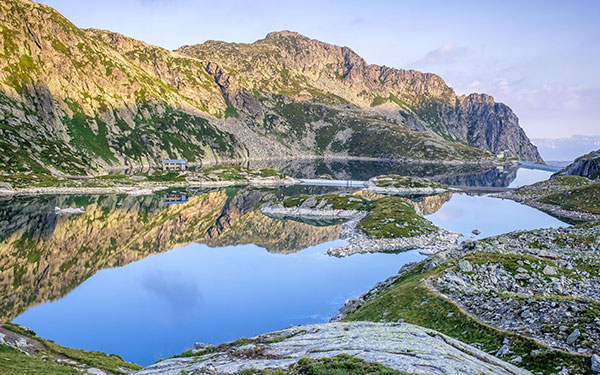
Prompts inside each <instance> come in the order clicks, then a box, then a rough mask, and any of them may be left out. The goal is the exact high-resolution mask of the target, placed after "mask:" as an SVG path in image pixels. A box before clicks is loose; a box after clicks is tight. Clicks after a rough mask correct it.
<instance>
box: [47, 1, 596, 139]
mask: <svg viewBox="0 0 600 375" xmlns="http://www.w3.org/2000/svg"><path fill="white" fill-rule="evenodd" d="M40 2H41V3H44V4H47V5H50V6H52V7H54V8H55V9H57V10H58V11H59V12H61V13H62V14H63V15H64V16H66V17H67V18H69V19H70V20H71V21H72V22H73V23H75V24H76V25H77V26H79V27H82V28H88V27H94V28H99V29H108V30H112V31H116V32H119V33H122V34H125V35H127V36H130V37H133V38H136V39H139V40H143V41H145V42H147V43H151V44H155V45H158V46H161V47H165V48H168V49H175V48H177V47H179V46H181V45H186V44H197V43H202V42H204V41H206V40H223V41H228V42H248V43H251V42H253V41H255V40H258V39H262V38H264V36H265V35H266V34H267V33H269V32H271V31H279V30H292V31H297V32H299V33H301V34H304V35H306V36H308V37H311V38H314V39H319V40H321V41H324V42H328V43H332V44H337V45H342V46H348V47H350V48H352V49H353V50H354V51H355V52H357V53H358V54H359V55H361V56H362V57H363V58H364V59H365V60H366V61H367V62H368V63H371V64H378V65H386V66H390V67H394V68H401V69H416V70H419V71H424V72H432V73H436V74H438V75H440V76H441V77H442V78H443V79H444V80H445V81H446V82H447V83H448V85H450V86H451V87H452V88H454V90H455V91H456V92H457V94H468V93H471V92H485V93H487V94H490V95H492V96H494V97H495V98H496V100H497V101H499V102H502V103H505V104H507V105H508V106H510V107H511V108H512V109H513V111H514V112H515V113H516V114H517V116H518V117H519V119H520V123H521V126H522V127H523V128H524V129H525V131H526V133H527V135H529V136H530V137H535V138H559V137H569V136H571V135H574V134H582V135H600V117H599V116H598V111H597V107H598V106H599V105H600V73H599V72H598V68H599V67H600V22H598V20H600V1H595V0H589V1H583V0H579V1H576V0H574V1H553V0H545V1H537V0H529V1H519V0H505V1H491V0H489V1H488V0H477V1H469V0H457V1H447V0H439V1H438V0H422V1H414V0H413V1H400V0H396V1H392V0H372V1H368V2H367V1H364V0H361V1H354V0H346V1H327V0H320V1H315V0H304V1H295V2H291V1H283V0H279V1H275V0H258V1H253V2H250V1H226V0H221V1H214V0H212V1H195V0H103V1H81V0H40Z"/></svg>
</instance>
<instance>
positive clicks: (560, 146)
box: [531, 135, 600, 165]
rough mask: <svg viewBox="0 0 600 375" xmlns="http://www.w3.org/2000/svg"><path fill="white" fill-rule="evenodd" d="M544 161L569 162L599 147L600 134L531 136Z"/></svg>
mask: <svg viewBox="0 0 600 375" xmlns="http://www.w3.org/2000/svg"><path fill="white" fill-rule="evenodd" d="M531 141H532V142H533V144H534V145H536V146H537V148H538V150H539V152H540V154H541V155H542V157H543V158H544V160H546V161H563V162H566V163H563V164H564V165H567V164H569V163H570V162H572V161H573V160H575V159H576V158H578V157H579V156H581V155H583V154H587V153H588V152H591V151H594V150H597V149H600V135H598V136H587V135H574V136H572V137H570V138H532V139H531Z"/></svg>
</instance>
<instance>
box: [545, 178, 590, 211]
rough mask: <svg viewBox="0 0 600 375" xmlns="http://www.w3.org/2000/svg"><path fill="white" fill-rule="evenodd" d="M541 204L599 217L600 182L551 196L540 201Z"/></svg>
mask: <svg viewBox="0 0 600 375" xmlns="http://www.w3.org/2000/svg"><path fill="white" fill-rule="evenodd" d="M540 202H542V203H549V204H554V205H557V206H560V207H561V208H564V209H566V210H573V211H583V212H589V213H592V214H596V215H598V214H600V182H597V183H594V184H590V185H585V186H580V187H574V188H571V189H568V190H565V191H561V192H558V193H554V194H550V195H547V196H546V197H544V198H542V199H540Z"/></svg>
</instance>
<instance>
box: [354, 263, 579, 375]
mask: <svg viewBox="0 0 600 375" xmlns="http://www.w3.org/2000/svg"><path fill="white" fill-rule="evenodd" d="M454 264H455V263H447V264H444V265H442V266H438V267H436V268H433V269H432V270H429V271H427V272H423V269H422V267H423V266H422V265H419V266H417V267H416V268H415V269H413V270H412V271H410V272H409V273H408V274H406V275H404V276H403V277H402V278H400V279H399V280H397V281H396V282H395V283H394V284H393V285H392V286H391V287H390V288H388V289H386V290H384V291H382V292H379V294H378V295H377V296H376V297H375V298H374V299H372V300H371V301H369V302H366V303H365V304H364V305H363V306H361V307H360V308H358V309H357V310H355V311H353V312H351V313H350V314H348V316H347V317H346V318H345V319H344V320H345V321H363V320H366V321H373V322H379V321H381V320H382V319H385V320H386V321H397V320H400V319H403V320H404V321H405V322H407V323H411V324H416V325H420V326H422V327H426V328H431V329H434V330H437V331H439V332H442V333H444V334H446V335H448V336H451V337H454V338H456V339H458V340H460V341H463V342H465V343H468V344H474V343H478V344H479V345H481V348H482V349H483V350H484V351H486V352H492V353H493V352H495V351H496V350H497V349H498V348H499V347H500V346H501V345H502V342H503V340H504V338H508V339H509V341H510V345H511V351H512V353H511V356H521V357H522V362H521V363H520V364H519V366H520V367H523V368H526V369H528V370H530V371H532V372H534V373H535V372H540V373H542V374H554V373H556V368H557V367H558V366H565V367H567V368H570V369H571V373H582V374H590V370H589V368H590V360H589V358H586V357H584V356H580V355H574V354H568V353H564V352H561V351H557V350H552V349H550V348H547V347H545V346H542V345H540V344H538V343H537V342H536V341H534V340H532V339H529V338H526V337H523V336H519V335H516V334H512V333H508V332H503V331H499V330H497V329H494V328H492V327H490V326H488V325H484V324H480V323H479V322H477V321H476V320H474V319H472V318H470V317H469V316H468V315H466V314H465V313H463V312H462V311H461V310H460V309H459V308H458V307H457V306H456V305H455V304H453V303H451V302H450V301H448V300H446V299H445V298H442V297H440V296H438V295H437V294H435V293H433V292H432V291H430V290H429V289H428V288H427V287H426V286H425V285H424V280H425V278H427V277H430V276H432V275H437V274H440V273H441V272H443V271H444V269H446V268H447V267H451V266H454ZM534 350H541V351H540V352H539V354H537V355H534V353H536V352H534Z"/></svg>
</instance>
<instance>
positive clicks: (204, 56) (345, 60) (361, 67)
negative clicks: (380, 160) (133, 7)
mask: <svg viewBox="0 0 600 375" xmlns="http://www.w3.org/2000/svg"><path fill="white" fill-rule="evenodd" d="M178 51H179V52H181V53H184V54H187V55H190V56H195V57H198V58H199V59H201V60H208V61H212V62H214V63H216V64H218V65H219V67H220V69H221V70H222V71H225V72H228V74H229V75H230V76H234V77H235V79H236V80H237V81H238V82H239V85H241V86H242V87H244V88H246V90H248V91H249V92H252V93H256V94H259V93H260V92H269V93H278V94H283V95H287V96H289V97H291V98H293V99H295V100H316V101H319V102H323V103H332V104H351V105H353V106H356V107H358V108H361V109H364V110H369V111H371V112H376V113H379V114H382V115H385V116H386V117H387V118H389V119H390V120H392V121H394V122H397V123H399V124H402V125H404V126H405V127H407V128H409V129H412V130H415V131H421V132H428V133H432V134H436V135H438V136H441V137H443V138H444V139H447V140H452V141H455V142H461V143H464V144H467V145H471V146H475V147H478V148H481V149H484V150H488V151H491V152H492V153H494V154H496V153H499V152H501V151H504V150H508V151H509V153H510V154H511V155H512V156H515V157H518V158H520V159H523V160H529V161H538V162H539V161H542V159H541V157H540V155H539V154H538V152H537V149H536V148H535V146H533V145H532V144H531V143H530V142H529V139H528V138H527V136H526V135H525V133H524V132H523V130H522V129H521V128H520V126H519V122H518V118H517V117H516V116H515V114H514V113H513V112H512V111H511V110H510V108H508V107H507V106H506V105H504V104H501V103H496V102H495V101H494V99H493V98H492V97H491V96H489V95H485V94H471V95H469V96H457V95H456V94H455V93H454V91H453V90H452V89H451V88H450V87H448V86H447V85H446V83H445V82H444V81H443V80H442V79H441V78H440V77H439V76H437V75H435V74H430V73H421V72H417V71H413V70H402V69H393V68H389V67H386V66H378V65H371V64H367V63H366V62H365V60H364V59H362V58H361V57H360V56H358V55H357V54H356V53H355V52H354V51H352V50H351V49H350V48H348V47H338V46H334V45H331V44H327V43H323V42H320V41H318V40H313V39H309V38H307V37H305V36H302V35H300V34H298V33H294V32H289V31H282V32H276V33H270V34H268V35H267V37H266V38H265V39H262V40H259V41H257V42H255V43H252V44H238V43H225V42H217V41H209V42H206V43H204V44H200V45H195V46H184V47H181V48H180V49H178ZM257 96H258V97H260V95H257Z"/></svg>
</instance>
